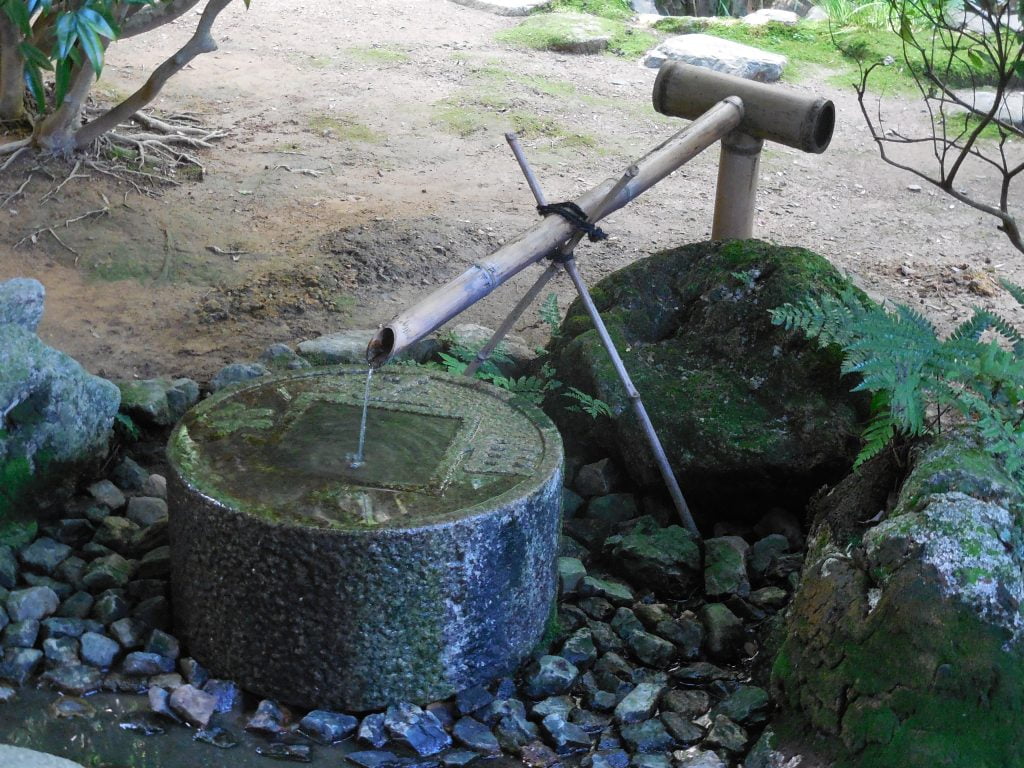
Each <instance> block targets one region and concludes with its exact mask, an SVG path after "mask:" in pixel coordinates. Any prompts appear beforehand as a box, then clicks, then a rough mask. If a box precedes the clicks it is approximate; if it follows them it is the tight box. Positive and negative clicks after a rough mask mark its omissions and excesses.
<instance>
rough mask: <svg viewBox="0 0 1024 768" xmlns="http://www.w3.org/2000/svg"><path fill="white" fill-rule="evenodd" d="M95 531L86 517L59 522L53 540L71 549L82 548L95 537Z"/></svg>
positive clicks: (55, 527) (54, 528)
mask: <svg viewBox="0 0 1024 768" xmlns="http://www.w3.org/2000/svg"><path fill="white" fill-rule="evenodd" d="M94 531H95V529H94V528H93V525H92V523H90V522H89V521H88V520H86V519H85V518H84V517H77V518H71V519H68V520H58V521H57V523H56V525H54V527H53V538H54V539H56V540H57V541H59V542H60V543H61V544H67V545H68V546H69V547H73V548H74V547H81V546H83V545H84V544H85V543H86V542H88V541H89V540H90V539H92V537H93V533H94Z"/></svg>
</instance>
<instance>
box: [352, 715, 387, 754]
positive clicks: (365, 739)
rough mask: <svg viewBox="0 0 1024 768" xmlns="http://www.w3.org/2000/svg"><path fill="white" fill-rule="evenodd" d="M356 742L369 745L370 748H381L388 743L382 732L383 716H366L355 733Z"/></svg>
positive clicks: (385, 734)
mask: <svg viewBox="0 0 1024 768" xmlns="http://www.w3.org/2000/svg"><path fill="white" fill-rule="evenodd" d="M356 741H358V742H359V743H360V744H369V745H370V746H371V747H383V746H384V745H385V744H386V743H387V741H388V735H387V733H386V732H385V730H384V714H383V713H379V714H374V715H367V716H366V717H364V718H363V721H362V722H361V723H360V724H359V729H358V730H357V731H356Z"/></svg>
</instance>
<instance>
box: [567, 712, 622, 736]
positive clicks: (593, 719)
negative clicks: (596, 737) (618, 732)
mask: <svg viewBox="0 0 1024 768" xmlns="http://www.w3.org/2000/svg"><path fill="white" fill-rule="evenodd" d="M569 722H571V723H573V724H575V725H578V726H579V727H580V728H582V729H583V730H584V731H586V732H587V733H588V734H592V735H593V734H598V733H601V731H603V730H604V729H605V728H607V727H608V726H609V725H611V723H612V716H611V715H602V714H600V713H598V712H590V711H589V710H586V709H580V708H578V707H577V708H576V709H574V710H573V711H572V712H571V713H570V714H569Z"/></svg>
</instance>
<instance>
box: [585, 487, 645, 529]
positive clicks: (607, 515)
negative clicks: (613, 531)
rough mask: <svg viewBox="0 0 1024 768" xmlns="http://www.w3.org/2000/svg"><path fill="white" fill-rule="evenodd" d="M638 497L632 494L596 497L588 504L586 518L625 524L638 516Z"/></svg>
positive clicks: (612, 494)
mask: <svg viewBox="0 0 1024 768" xmlns="http://www.w3.org/2000/svg"><path fill="white" fill-rule="evenodd" d="M638 514H639V513H638V511H637V505H636V497H635V496H633V494H631V493H609V494H607V495H605V496H595V497H594V498H592V499H591V500H590V502H589V503H588V504H587V512H586V516H587V517H589V518H592V519H594V520H603V521H604V522H606V523H624V522H626V521H627V520H632V519H633V518H635V517H636V516H637V515H638Z"/></svg>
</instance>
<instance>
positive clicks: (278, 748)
mask: <svg viewBox="0 0 1024 768" xmlns="http://www.w3.org/2000/svg"><path fill="white" fill-rule="evenodd" d="M260 367H261V368H262V367H263V366H260ZM256 754H257V755H261V756H263V757H270V758H273V759H274V760H284V761H286V762H289V763H311V762H313V748H312V747H311V746H309V745H308V744H279V743H278V744H267V745H265V746H264V745H260V746H258V747H256Z"/></svg>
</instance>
